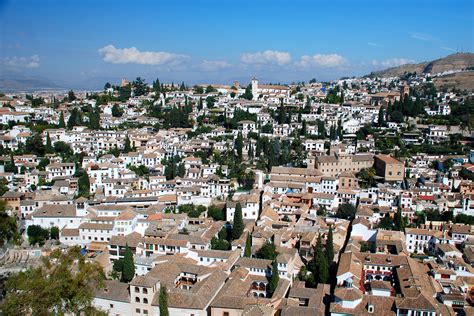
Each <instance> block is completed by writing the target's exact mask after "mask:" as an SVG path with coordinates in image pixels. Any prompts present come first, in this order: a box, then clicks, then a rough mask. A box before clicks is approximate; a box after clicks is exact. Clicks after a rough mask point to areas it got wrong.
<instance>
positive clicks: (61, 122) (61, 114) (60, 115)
mask: <svg viewBox="0 0 474 316" xmlns="http://www.w3.org/2000/svg"><path fill="white" fill-rule="evenodd" d="M58 127H59V128H66V122H65V121H64V113H63V111H61V113H60V114H59V124H58Z"/></svg>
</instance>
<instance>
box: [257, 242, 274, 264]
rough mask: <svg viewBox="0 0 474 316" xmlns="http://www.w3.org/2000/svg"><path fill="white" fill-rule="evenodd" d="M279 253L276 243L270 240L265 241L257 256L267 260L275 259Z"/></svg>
mask: <svg viewBox="0 0 474 316" xmlns="http://www.w3.org/2000/svg"><path fill="white" fill-rule="evenodd" d="M277 254H278V253H277V251H276V247H275V244H274V243H272V242H270V241H267V242H265V243H264V244H263V246H262V247H261V248H260V249H259V250H258V251H257V253H256V255H257V258H260V259H267V260H275V258H276V256H277Z"/></svg>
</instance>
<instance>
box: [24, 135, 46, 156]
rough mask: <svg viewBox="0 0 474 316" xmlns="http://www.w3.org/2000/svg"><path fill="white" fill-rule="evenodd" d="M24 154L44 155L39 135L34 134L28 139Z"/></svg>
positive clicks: (41, 139)
mask: <svg viewBox="0 0 474 316" xmlns="http://www.w3.org/2000/svg"><path fill="white" fill-rule="evenodd" d="M25 152H26V153H29V154H35V155H38V156H43V155H44V153H45V146H44V144H43V138H42V137H41V135H40V134H38V133H35V134H34V135H33V136H31V137H29V138H28V139H27V140H26V142H25Z"/></svg>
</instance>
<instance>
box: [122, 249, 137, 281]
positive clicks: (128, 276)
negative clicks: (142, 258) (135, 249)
mask: <svg viewBox="0 0 474 316" xmlns="http://www.w3.org/2000/svg"><path fill="white" fill-rule="evenodd" d="M134 276H135V263H134V262H133V254H132V250H130V248H129V247H128V245H127V246H126V248H125V255H124V257H123V270H122V282H125V283H128V282H130V281H132V279H133V277H134Z"/></svg>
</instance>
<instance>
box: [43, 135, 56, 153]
mask: <svg viewBox="0 0 474 316" xmlns="http://www.w3.org/2000/svg"><path fill="white" fill-rule="evenodd" d="M44 150H45V152H46V153H47V154H52V153H53V152H54V149H53V146H52V145H51V137H49V133H46V146H45V149H44Z"/></svg>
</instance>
